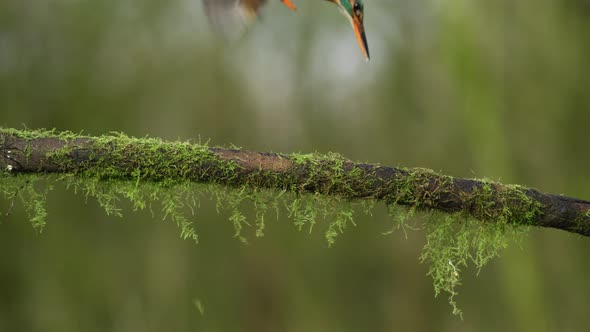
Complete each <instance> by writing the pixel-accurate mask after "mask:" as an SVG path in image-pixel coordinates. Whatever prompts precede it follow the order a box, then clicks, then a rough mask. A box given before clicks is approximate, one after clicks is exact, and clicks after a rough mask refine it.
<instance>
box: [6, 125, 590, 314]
mask: <svg viewBox="0 0 590 332" xmlns="http://www.w3.org/2000/svg"><path fill="white" fill-rule="evenodd" d="M0 130H1V131H2V132H3V133H9V134H11V135H17V136H20V137H23V138H26V139H37V138H43V137H54V138H58V139H60V140H62V141H67V142H76V141H75V140H77V139H82V140H83V139H85V138H84V137H80V136H79V135H76V134H73V133H70V132H65V133H56V132H54V131H43V130H41V131H28V130H26V131H18V130H14V129H0ZM92 142H93V143H92V146H91V147H90V148H88V149H87V150H86V151H77V152H76V153H88V154H89V155H88V156H87V158H86V160H88V161H87V163H86V164H85V165H83V167H80V165H79V164H78V165H76V167H74V165H73V164H72V158H71V154H72V153H73V151H74V149H75V148H76V144H71V145H69V146H66V147H64V148H61V149H58V150H55V151H52V152H51V153H49V154H47V155H46V157H47V159H48V160H49V161H50V162H51V163H53V164H55V165H58V167H59V168H60V169H62V170H63V171H64V173H63V174H66V175H59V176H58V175H51V176H50V175H27V174H18V175H13V174H11V172H10V171H9V170H3V171H1V172H0V183H2V192H3V194H4V197H5V199H7V200H8V201H10V202H11V206H12V204H13V202H15V201H16V200H17V198H18V199H19V200H20V201H21V202H22V203H23V205H24V207H25V209H26V210H27V212H28V213H29V216H30V219H31V222H32V224H33V227H34V228H35V229H36V230H37V231H39V232H41V231H42V229H43V226H44V225H45V221H46V216H47V213H46V211H45V200H46V197H47V193H48V191H50V189H51V188H52V186H53V184H55V183H63V184H65V186H66V187H67V188H69V189H71V190H73V191H74V192H75V193H80V194H83V195H85V197H86V198H91V199H96V200H97V202H98V203H99V204H100V205H101V206H102V207H103V208H104V210H105V212H106V213H107V214H109V215H115V216H122V213H123V211H122V209H121V208H120V201H121V200H122V199H124V200H128V201H129V202H131V204H132V207H133V210H144V209H148V210H150V211H151V212H152V214H154V215H159V216H160V217H161V218H162V219H164V220H171V221H172V222H173V223H175V224H176V225H177V226H178V228H179V230H180V236H181V237H182V238H183V239H192V240H194V241H197V240H198V236H197V232H196V230H195V227H194V225H193V222H192V220H193V219H194V218H191V215H194V214H195V210H196V209H198V207H199V206H200V198H201V197H203V196H209V197H211V198H213V200H215V201H216V206H217V208H218V211H221V210H228V211H229V218H228V219H229V222H231V223H232V224H233V226H234V236H235V237H236V238H238V239H240V240H241V241H243V242H247V238H248V234H245V233H244V230H245V229H249V230H250V229H252V230H253V232H254V235H255V236H256V237H259V236H263V235H264V231H265V229H266V226H267V224H266V221H267V215H268V214H269V211H274V213H275V214H276V215H277V218H278V215H279V211H280V210H281V209H282V208H283V207H284V209H285V210H286V212H287V216H288V217H289V218H291V219H292V220H293V223H294V225H295V226H296V227H297V228H298V229H299V230H308V231H309V232H311V231H312V230H313V229H314V228H316V227H317V225H318V224H319V223H320V222H321V221H325V222H324V223H322V228H324V229H325V237H326V241H327V243H328V245H333V244H334V243H335V240H336V238H337V237H338V236H339V235H340V234H341V233H342V232H343V231H344V230H345V229H347V228H348V227H349V226H350V225H355V222H354V213H355V211H362V212H364V213H367V214H370V213H371V211H372V209H373V206H374V204H375V202H376V201H377V199H379V200H384V201H385V202H386V203H387V207H388V211H389V214H390V216H391V218H392V220H393V227H392V230H391V231H393V230H396V229H399V228H401V229H403V230H404V232H406V229H408V228H409V229H417V228H422V229H424V230H425V231H426V245H425V247H424V250H423V252H422V255H421V256H420V260H421V261H422V262H425V263H427V264H429V265H430V269H429V272H428V275H430V276H431V277H432V278H433V282H434V290H435V294H436V295H438V294H440V293H441V292H446V293H448V294H449V302H450V303H451V305H452V307H453V312H454V313H455V314H461V312H460V310H459V309H458V308H457V306H456V302H455V296H456V295H457V287H458V286H459V285H460V282H461V278H460V272H461V270H462V269H465V268H466V267H467V266H468V265H469V264H473V265H475V266H476V268H477V270H478V271H479V270H480V269H481V268H482V267H483V266H484V265H485V264H486V263H487V262H488V261H489V260H490V259H492V258H494V257H496V256H497V255H498V254H499V252H500V250H501V249H503V248H505V247H506V246H507V245H508V242H509V240H510V239H512V238H514V237H518V236H520V235H522V234H523V231H524V230H526V227H523V225H525V226H526V225H528V224H531V221H532V220H534V219H535V218H536V217H537V216H538V214H539V213H541V208H542V207H541V206H540V204H539V203H538V202H536V201H534V200H532V199H531V198H529V197H528V196H527V195H526V188H523V187H520V186H505V185H499V184H495V183H493V182H490V181H483V183H481V184H480V185H479V186H478V187H475V188H474V189H473V192H467V193H465V194H464V197H459V198H458V199H460V200H462V203H463V204H462V205H461V206H463V207H464V210H462V211H455V213H451V214H442V213H439V212H432V209H433V208H435V207H436V206H435V205H436V204H437V202H439V201H441V198H443V197H445V195H449V194H452V192H453V190H454V189H453V185H454V179H453V178H452V177H450V176H444V175H439V174H436V173H435V172H433V171H432V170H429V169H421V168H415V169H401V168H400V169H399V173H396V174H394V176H390V177H386V178H385V179H386V180H383V179H381V180H380V179H379V178H378V177H377V176H375V175H376V174H377V172H378V171H379V168H361V167H358V166H355V165H353V164H352V163H350V162H349V161H348V160H346V159H345V158H343V157H342V156H340V155H338V154H334V153H330V154H327V155H321V154H317V153H314V154H291V155H288V156H284V157H285V158H288V160H290V161H291V162H292V164H293V167H294V171H293V172H291V173H290V174H291V175H289V176H284V175H283V174H281V175H279V174H278V173H277V174H275V173H272V171H267V170H262V169H260V170H259V171H258V172H253V173H251V174H249V175H248V176H247V177H243V176H240V174H239V172H240V169H241V167H240V165H238V164H237V163H236V162H234V161H231V160H224V159H220V157H219V156H218V155H216V154H215V153H213V152H212V151H211V149H210V148H209V147H208V146H207V145H206V144H191V143H188V142H173V143H165V142H162V141H161V140H159V139H154V138H140V139H137V138H130V137H128V136H126V135H124V134H118V133H115V134H111V135H109V136H101V137H98V138H96V139H95V140H93V141H92ZM2 145H3V142H0V150H1V148H2ZM26 151H27V153H30V149H26ZM136 160H141V162H140V163H134V162H133V161H136ZM213 165H214V166H215V167H213ZM195 172H201V174H195ZM130 175H131V176H130ZM195 178H198V179H201V180H202V181H204V182H206V184H199V183H194V182H193V179H195ZM301 178H304V179H305V180H304V181H301V180H300V179H301ZM269 188H271V189H269ZM376 188H377V189H376ZM380 188H381V189H380ZM380 190H381V191H380ZM357 197H364V199H362V200H359V199H357ZM247 205H251V206H253V208H254V211H255V213H254V217H253V220H248V218H247V217H246V213H244V212H243V211H244V209H245V208H246V206H247ZM10 209H12V207H11V208H10ZM9 212H10V211H9ZM417 214H419V215H420V218H415V216H416V215H417ZM424 216H427V218H425V217H424ZM468 216H475V217H476V218H472V217H468ZM584 218H585V220H586V221H587V220H588V218H590V215H586V216H585V217H584ZM415 220H418V221H420V222H419V223H418V225H417V226H410V224H411V223H410V221H415ZM388 233H389V232H388ZM406 236H407V233H406Z"/></svg>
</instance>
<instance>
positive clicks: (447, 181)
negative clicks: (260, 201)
mask: <svg viewBox="0 0 590 332" xmlns="http://www.w3.org/2000/svg"><path fill="white" fill-rule="evenodd" d="M0 169H1V170H2V172H3V173H6V174H13V175H18V174H19V173H40V174H43V173H61V174H73V175H80V176H93V177H98V178H101V179H120V180H130V181H131V180H133V181H138V180H140V181H154V182H162V181H165V182H167V183H170V184H174V183H181V182H186V181H191V182H195V183H215V184H219V185H225V186H231V187H243V186H246V187H250V188H268V189H276V190H281V191H288V192H294V193H315V194H321V195H330V196H337V197H341V198H344V199H349V200H358V199H376V200H381V201H384V202H385V203H386V204H394V203H395V204H400V205H407V206H413V207H416V208H417V209H420V210H438V211H442V212H446V213H463V214H465V215H466V216H470V217H474V218H476V219H478V220H481V221H483V222H498V221H502V222H507V223H511V224H523V225H532V226H541V227H551V228H557V229H562V230H565V231H568V232H573V233H578V234H582V235H585V236H590V202H588V201H584V200H580V199H575V198H570V197H565V196H561V195H552V194H546V193H542V192H540V191H538V190H536V189H530V188H526V187H522V186H518V185H505V184H500V183H495V182H490V181H488V180H480V179H461V178H453V177H450V176H446V175H441V174H438V173H435V172H433V171H431V170H427V169H421V168H401V167H388V166H381V165H376V164H366V163H356V162H352V161H350V160H347V159H344V158H343V157H341V156H339V155H336V154H328V155H320V154H308V155H301V154H291V155H286V154H280V153H263V152H250V151H243V150H239V149H225V148H212V147H207V146H203V145H199V144H190V143H187V142H163V141H160V140H157V139H137V138H129V137H126V136H122V135H121V136H101V137H81V136H79V135H74V134H72V133H54V132H35V131H18V130H13V129H0Z"/></svg>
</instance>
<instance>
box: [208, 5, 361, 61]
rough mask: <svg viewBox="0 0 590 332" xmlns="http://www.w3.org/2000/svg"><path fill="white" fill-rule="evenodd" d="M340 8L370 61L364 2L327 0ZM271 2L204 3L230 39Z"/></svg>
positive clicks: (210, 14) (209, 13)
mask: <svg viewBox="0 0 590 332" xmlns="http://www.w3.org/2000/svg"><path fill="white" fill-rule="evenodd" d="M280 1H281V2H282V3H283V4H284V5H285V6H287V7H288V8H289V9H291V10H296V9H297V8H296V7H295V5H294V4H293V2H291V0H280ZM323 1H329V2H332V3H334V4H336V5H337V6H338V9H339V10H340V11H341V12H342V14H344V16H346V18H348V20H349V21H350V24H351V25H352V28H353V29H354V33H355V36H356V39H357V41H358V44H359V47H360V48H361V52H362V53H363V56H364V57H365V59H366V60H369V46H368V44H367V37H366V36H365V28H364V25H363V16H364V0H323ZM266 2H267V0H203V4H204V7H205V12H206V13H207V16H208V17H209V21H210V23H211V25H212V26H213V28H214V29H215V30H217V31H218V32H220V33H221V34H223V35H225V36H226V37H232V36H233V37H235V36H236V35H237V34H238V33H239V32H241V30H243V27H244V26H245V25H246V24H247V23H249V22H250V21H253V20H255V19H256V18H258V16H259V13H260V9H261V8H262V7H263V6H264V5H265V4H266Z"/></svg>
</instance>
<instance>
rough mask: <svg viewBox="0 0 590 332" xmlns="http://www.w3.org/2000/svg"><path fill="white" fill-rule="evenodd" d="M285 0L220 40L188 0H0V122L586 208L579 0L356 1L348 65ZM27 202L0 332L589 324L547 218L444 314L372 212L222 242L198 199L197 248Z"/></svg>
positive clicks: (98, 214)
mask: <svg viewBox="0 0 590 332" xmlns="http://www.w3.org/2000/svg"><path fill="white" fill-rule="evenodd" d="M300 2H301V3H297V5H298V7H299V11H298V12H297V13H292V12H290V11H289V10H287V9H285V8H283V6H281V4H280V3H279V1H270V4H269V5H268V7H267V8H265V10H264V12H263V21H262V22H261V23H260V24H256V25H255V26H253V27H252V29H250V31H249V32H248V33H247V34H246V35H245V36H244V38H242V39H241V40H240V41H238V42H237V43H235V44H231V45H228V44H225V43H224V42H222V41H219V40H217V38H216V36H214V35H212V34H211V32H210V30H209V28H208V26H207V23H206V19H204V17H203V13H202V8H201V3H200V1H198V0H183V1H175V0H171V1H156V0H146V1H137V0H130V1H110V0H104V1H90V0H47V1H41V0H8V1H2V2H0V112H1V113H0V114H1V117H0V124H1V125H3V126H6V127H22V126H23V125H25V126H27V127H30V128H40V127H46V128H57V129H69V130H73V131H81V130H84V131H85V132H87V133H90V134H100V133H104V132H109V131H123V132H125V133H127V134H130V135H134V136H144V135H148V134H149V135H151V136H158V137H162V138H164V139H176V138H180V139H188V138H195V139H198V138H199V137H200V138H201V139H202V140H208V139H210V140H211V143H212V144H225V145H227V144H230V143H234V144H236V145H240V146H243V147H244V148H247V149H251V150H262V151H266V150H272V151H281V152H291V151H309V152H311V151H315V150H317V151H319V152H327V151H336V152H338V153H341V154H343V155H345V156H347V157H349V158H351V159H356V160H367V161H372V162H381V163H383V164H391V165H396V164H401V165H405V166H422V167H428V168H433V169H436V170H442V171H444V172H445V173H449V174H452V175H455V176H463V177H469V176H480V177H481V176H487V177H489V178H492V179H500V180H502V181H503V182H512V183H519V184H523V185H528V186H533V187H538V188H540V189H542V190H544V191H548V192H555V193H565V194H568V195H570V196H577V197H580V198H590V189H588V188H590V177H589V176H588V169H589V166H590V155H589V154H588V153H586V150H587V145H588V142H589V136H588V124H589V123H590V109H589V108H590V91H589V89H590V88H589V87H590V62H589V61H588V55H589V54H590V5H588V2H587V1H583V0H560V1H558V0H535V1H532V0H522V1H509V0H500V1H483V0H475V1H467V0H457V1H450V0H447V1H444V0H430V1H426V0H420V1H393V2H392V1H378V0H373V1H368V0H367V1H366V4H365V24H366V29H367V34H368V38H369V44H370V47H371V51H372V52H371V53H372V60H371V61H370V62H369V63H365V62H364V61H363V59H362V55H361V54H360V52H359V50H358V49H357V45H356V42H355V40H354V35H353V32H352V31H351V29H350V27H349V25H348V22H346V20H345V19H343V18H342V17H341V16H340V15H339V14H337V11H336V10H335V8H334V6H333V5H331V4H329V3H327V2H323V1H316V0H308V1H300ZM47 203H48V213H49V215H48V217H47V218H48V224H47V226H46V228H45V231H44V233H43V234H42V235H40V236H38V235H36V234H35V231H34V230H33V229H32V228H31V227H30V224H29V223H28V222H26V213H25V211H20V210H16V211H14V214H12V215H10V216H5V215H2V216H1V217H0V218H1V219H0V221H1V225H0V230H1V231H0V253H1V254H0V255H1V256H2V257H0V280H1V281H2V283H1V285H0V330H2V331H5V330H6V331H13V330H28V331H80V330H83V331H104V330H110V331H152V330H153V331H160V330H163V329H169V330H174V331H183V330H187V331H189V330H190V331H194V330H205V331H302V330H303V331H361V330H370V331H393V330H414V331H421V330H424V331H432V330H449V331H462V330H464V331H471V330H475V331H497V330H518V331H529V330H530V331H552V330H568V331H575V330H582V329H584V328H585V327H587V326H588V324H589V323H590V321H589V319H590V318H589V317H588V315H587V314H586V312H587V308H589V307H590V286H589V285H588V282H587V280H588V279H589V278H590V265H589V264H588V262H587V259H586V258H587V254H588V252H589V250H590V242H589V241H588V239H585V238H580V237H577V236H572V235H568V234H565V233H563V232H559V231H555V230H534V231H533V232H531V235H530V236H529V237H528V238H527V239H525V240H524V241H523V242H522V243H521V244H520V248H519V246H512V247H510V248H509V249H507V250H506V252H505V253H504V255H503V257H501V258H500V259H499V260H497V261H496V262H494V263H492V265H491V266H489V267H487V268H485V269H484V270H483V271H482V273H481V274H480V276H479V277H478V278H475V273H476V271H475V270H470V271H464V273H463V275H464V278H465V279H464V280H463V283H464V285H463V287H462V288H461V294H460V296H459V297H458V303H459V305H460V307H461V308H462V309H463V311H464V317H465V319H464V321H459V320H458V319H457V318H456V317H454V316H452V315H451V314H450V309H449V307H448V305H447V301H446V299H444V298H441V299H433V290H432V283H431V280H430V279H429V278H428V277H426V276H425V274H426V271H427V267H426V266H424V265H420V264H418V256H419V253H420V250H421V247H422V246H423V245H424V242H425V240H424V233H423V232H422V231H417V232H413V231H409V232H408V235H407V236H408V239H407V240H405V239H404V237H405V235H404V233H403V232H398V233H394V234H393V235H389V236H382V235H381V234H382V233H383V232H387V231H388V230H389V229H390V228H391V227H392V225H391V219H390V218H389V217H388V216H387V212H386V211H385V209H384V208H377V209H376V210H375V211H374V214H373V216H369V217H364V216H362V215H359V216H357V217H356V219H355V220H356V221H357V227H355V228H354V229H351V230H350V231H348V232H346V233H345V234H343V235H341V236H339V238H338V241H337V242H336V243H335V245H334V246H333V247H332V248H330V249H327V248H326V242H325V240H324V238H323V230H325V228H322V225H319V224H318V225H316V226H315V230H317V232H315V231H314V232H313V233H311V234H309V233H307V232H306V231H302V232H299V231H297V230H296V229H295V228H294V226H293V225H292V224H291V223H288V222H285V218H284V217H280V218H279V219H278V220H276V221H274V220H272V219H271V220H267V228H266V230H265V237H263V238H255V236H254V231H255V230H254V229H252V230H250V231H251V232H250V241H249V242H250V244H249V245H243V244H242V243H241V242H240V241H238V240H236V239H234V238H232V234H233V229H232V227H233V226H232V225H231V223H229V222H228V221H227V217H228V216H227V215H224V214H221V215H219V214H217V212H216V211H215V203H214V202H213V201H212V202H211V204H207V200H204V201H203V202H202V203H201V208H200V209H199V210H198V211H197V214H196V215H195V217H194V220H195V223H196V224H195V225H196V228H197V231H198V233H199V238H200V243H199V244H198V245H195V244H194V243H192V242H191V241H182V240H180V239H179V238H178V234H177V230H176V227H175V226H174V225H173V224H172V223H161V222H159V221H158V220H157V219H154V218H152V217H151V215H150V213H149V212H140V213H138V214H126V215H125V216H124V218H123V220H119V218H115V217H107V216H105V214H104V213H103V211H102V210H101V208H100V207H98V206H97V204H96V203H95V202H92V201H88V202H85V200H84V197H83V196H80V195H79V196H73V195H72V193H71V192H66V191H65V190H63V188H62V189H60V188H56V191H55V192H54V194H53V195H51V196H49V199H48V202H47ZM0 209H1V210H0V211H2V212H3V213H4V211H7V210H8V209H9V207H8V206H7V203H6V202H2V203H0ZM250 217H253V216H250ZM324 226H325V225H324ZM247 233H248V230H247V229H244V230H243V234H244V235H247Z"/></svg>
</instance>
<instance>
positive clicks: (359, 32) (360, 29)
mask: <svg viewBox="0 0 590 332" xmlns="http://www.w3.org/2000/svg"><path fill="white" fill-rule="evenodd" d="M352 28H353V29H354V34H355V35H356V40H357V41H358V43H359V47H360V48H361V51H362V52H363V55H364V56H365V59H366V60H367V61H368V60H369V59H370V56H369V45H368V44H367V36H365V27H364V25H363V16H362V15H361V16H360V17H357V16H355V17H354V18H353V19H352Z"/></svg>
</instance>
